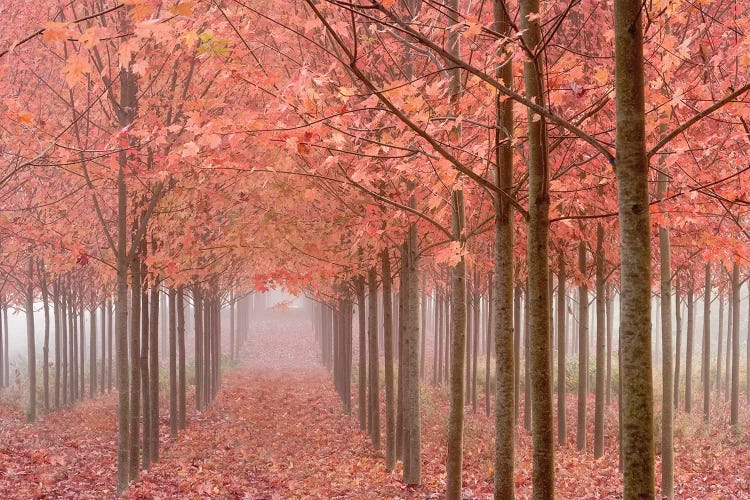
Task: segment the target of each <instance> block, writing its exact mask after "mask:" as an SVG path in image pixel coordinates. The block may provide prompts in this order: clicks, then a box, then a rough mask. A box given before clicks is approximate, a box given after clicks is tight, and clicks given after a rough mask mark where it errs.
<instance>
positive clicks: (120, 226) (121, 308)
mask: <svg viewBox="0 0 750 500" xmlns="http://www.w3.org/2000/svg"><path fill="white" fill-rule="evenodd" d="M126 76H127V72H126V71H124V70H123V71H121V72H120V78H121V79H122V78H125V77H126ZM126 80H127V78H126ZM122 84H123V85H124V84H125V82H124V81H123V82H122ZM118 158H119V161H118V171H117V200H118V208H117V254H116V259H117V298H116V300H117V303H116V304H115V330H116V331H115V337H116V339H117V390H118V399H117V496H120V495H121V494H122V492H123V491H125V488H127V487H128V480H129V478H130V473H129V461H130V427H129V425H128V424H129V422H130V421H129V417H130V413H131V409H130V398H129V392H130V380H129V378H128V324H127V321H128V259H127V255H126V254H125V253H126V252H127V246H126V237H127V198H128V193H127V187H126V184H125V166H126V164H127V160H126V152H125V151H124V150H123V151H121V152H120V153H119V155H118ZM63 310H64V307H63ZM62 323H63V338H64V337H65V319H64V318H62ZM133 359H137V358H133ZM63 363H65V361H64V358H63Z"/></svg>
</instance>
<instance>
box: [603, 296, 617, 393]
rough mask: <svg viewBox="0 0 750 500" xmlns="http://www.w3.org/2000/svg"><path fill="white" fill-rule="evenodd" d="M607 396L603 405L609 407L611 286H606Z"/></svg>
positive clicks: (611, 320) (612, 324) (612, 314)
mask: <svg viewBox="0 0 750 500" xmlns="http://www.w3.org/2000/svg"><path fill="white" fill-rule="evenodd" d="M606 293H607V304H606V309H607V395H606V398H605V403H606V404H607V406H609V404H610V402H611V401H612V333H613V331H614V301H615V299H614V293H613V292H612V287H611V285H609V284H608V285H607V291H606Z"/></svg>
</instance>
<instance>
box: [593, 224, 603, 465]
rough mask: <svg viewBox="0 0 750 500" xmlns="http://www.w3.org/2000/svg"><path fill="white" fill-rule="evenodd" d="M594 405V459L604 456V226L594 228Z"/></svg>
mask: <svg viewBox="0 0 750 500" xmlns="http://www.w3.org/2000/svg"><path fill="white" fill-rule="evenodd" d="M594 260H595V263H596V387H595V392H596V404H595V406H594V458H599V457H601V456H602V455H604V375H605V374H604V370H605V363H604V353H605V348H606V345H605V344H606V325H605V322H606V319H605V302H606V293H605V286H606V283H605V281H604V280H605V279H606V278H605V277H604V272H605V270H604V226H602V225H601V224H598V225H597V228H596V254H595V255H594Z"/></svg>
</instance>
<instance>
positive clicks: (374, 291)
mask: <svg viewBox="0 0 750 500" xmlns="http://www.w3.org/2000/svg"><path fill="white" fill-rule="evenodd" d="M377 279H378V275H377V271H376V269H375V267H371V268H370V269H369V270H368V271H367V293H368V297H367V298H368V309H369V310H368V325H367V326H368V329H367V334H368V342H369V343H368V351H369V353H368V354H369V359H370V369H369V370H368V372H369V374H370V378H369V382H370V391H369V396H370V397H369V405H368V406H369V414H370V419H369V422H370V429H369V431H370V438H371V439H372V446H373V448H375V449H376V450H379V449H380V357H379V356H378V282H377Z"/></svg>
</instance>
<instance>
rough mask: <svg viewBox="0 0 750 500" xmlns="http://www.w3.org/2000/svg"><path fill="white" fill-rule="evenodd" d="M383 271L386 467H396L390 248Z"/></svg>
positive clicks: (383, 259) (386, 253) (385, 253)
mask: <svg viewBox="0 0 750 500" xmlns="http://www.w3.org/2000/svg"><path fill="white" fill-rule="evenodd" d="M381 261H382V272H383V352H384V355H385V468H386V470H388V471H392V470H394V469H395V468H396V410H395V408H394V405H395V402H394V394H393V393H394V390H393V302H392V298H393V295H392V290H391V289H392V287H391V262H390V257H389V255H388V248H384V249H383V251H382V253H381Z"/></svg>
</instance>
